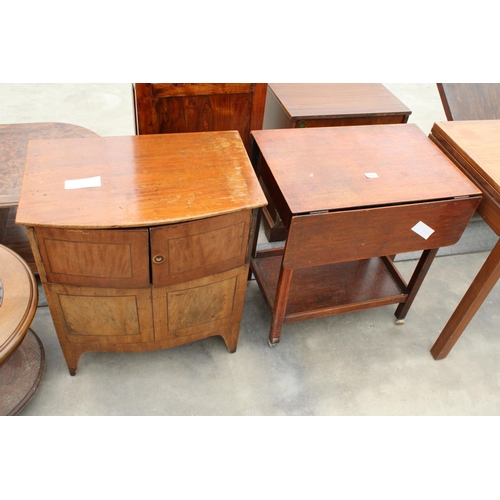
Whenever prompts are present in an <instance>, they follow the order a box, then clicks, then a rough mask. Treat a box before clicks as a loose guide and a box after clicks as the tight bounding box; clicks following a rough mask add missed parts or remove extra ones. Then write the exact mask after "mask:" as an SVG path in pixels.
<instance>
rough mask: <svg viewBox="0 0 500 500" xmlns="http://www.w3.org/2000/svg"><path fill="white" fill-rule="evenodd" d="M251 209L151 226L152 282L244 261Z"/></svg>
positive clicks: (206, 272)
mask: <svg viewBox="0 0 500 500" xmlns="http://www.w3.org/2000/svg"><path fill="white" fill-rule="evenodd" d="M250 224H251V211H250V210H246V211H242V212H236V213H233V214H227V215H221V216H218V217H211V218H209V219H202V220H198V221H193V222H186V223H182V224H173V225H170V226H162V227H158V228H152V229H151V230H150V231H151V260H152V264H151V266H152V273H153V285H154V286H166V285H173V284H176V283H182V282H186V281H191V280H195V279H198V278H202V277H204V276H210V275H212V274H217V273H221V272H224V271H227V270H229V269H233V268H235V267H239V266H242V265H243V264H245V262H246V258H247V250H248V235H249V232H250Z"/></svg>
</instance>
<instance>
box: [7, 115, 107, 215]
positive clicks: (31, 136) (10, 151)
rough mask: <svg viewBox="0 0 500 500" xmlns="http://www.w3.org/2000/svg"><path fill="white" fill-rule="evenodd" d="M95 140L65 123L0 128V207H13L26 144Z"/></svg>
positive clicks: (94, 135)
mask: <svg viewBox="0 0 500 500" xmlns="http://www.w3.org/2000/svg"><path fill="white" fill-rule="evenodd" d="M76 137H98V136H97V134H96V133H94V132H92V131H91V130H88V129H86V128H83V127H79V126H77V125H70V124H68V123H17V124H9V125H0V207H5V206H7V207H11V206H15V205H17V202H18V201H19V193H20V190H21V180H22V176H23V171H24V162H25V161H26V150H27V148H28V141H32V140H37V139H65V138H76Z"/></svg>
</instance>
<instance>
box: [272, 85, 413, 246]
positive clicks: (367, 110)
mask: <svg viewBox="0 0 500 500" xmlns="http://www.w3.org/2000/svg"><path fill="white" fill-rule="evenodd" d="M410 114H411V111H410V109H408V108H407V107H406V106H405V105H404V104H403V103H402V102H401V101H400V100H399V99H398V98H397V97H396V96H395V95H394V94H392V93H391V92H390V91H389V90H388V89H387V88H386V87H384V85H382V84H381V83H270V84H269V85H268V89H267V97H266V109H265V113H264V127H263V128H265V129H279V128H305V127H307V128H309V127H340V126H352V125H379V124H390V123H406V122H407V121H408V117H409V116H410ZM263 214H264V220H263V222H264V231H265V235H266V237H267V239H268V241H281V240H284V239H285V238H286V231H285V228H284V226H283V223H282V222H281V221H280V220H279V217H278V215H277V213H276V210H275V209H274V207H273V206H272V204H269V205H268V206H267V207H266V208H265V209H264V212H263Z"/></svg>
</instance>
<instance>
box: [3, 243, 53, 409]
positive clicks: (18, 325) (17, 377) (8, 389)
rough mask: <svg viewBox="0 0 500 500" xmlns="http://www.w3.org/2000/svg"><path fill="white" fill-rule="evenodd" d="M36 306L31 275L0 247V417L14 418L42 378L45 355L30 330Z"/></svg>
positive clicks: (36, 291) (10, 254) (25, 265)
mask: <svg viewBox="0 0 500 500" xmlns="http://www.w3.org/2000/svg"><path fill="white" fill-rule="evenodd" d="M37 304H38V287H37V283H36V280H35V277H34V275H33V273H32V272H31V270H30V268H29V267H28V265H27V264H26V262H24V260H23V259H21V257H19V255H17V254H16V253H15V252H13V251H12V250H10V249H9V248H7V247H5V246H3V245H0V318H1V322H0V415H16V414H17V413H19V412H20V411H21V410H22V409H23V408H24V406H25V405H26V404H27V403H28V402H29V400H30V399H31V398H32V397H33V395H34V394H35V392H36V390H37V389H38V386H39V384H40V381H41V379H42V375H43V370H44V366H45V352H44V349H43V346H42V343H41V342H40V339H39V338H38V337H37V335H36V334H35V332H33V330H31V329H30V325H31V322H32V321H33V317H34V316H35V312H36V308H37Z"/></svg>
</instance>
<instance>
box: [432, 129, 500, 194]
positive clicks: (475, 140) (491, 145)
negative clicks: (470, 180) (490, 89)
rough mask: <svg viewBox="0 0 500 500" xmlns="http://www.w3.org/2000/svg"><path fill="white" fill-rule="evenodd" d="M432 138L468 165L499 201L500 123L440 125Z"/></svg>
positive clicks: (465, 165) (465, 166) (463, 163)
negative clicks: (484, 181)
mask: <svg viewBox="0 0 500 500" xmlns="http://www.w3.org/2000/svg"><path fill="white" fill-rule="evenodd" d="M431 134H433V135H434V136H435V137H438V138H439V140H440V141H445V142H446V143H447V144H448V146H449V147H450V148H451V149H452V150H454V151H456V152H457V153H459V154H460V155H461V156H463V157H464V158H465V159H466V160H467V161H466V162H461V165H462V166H463V167H464V168H466V169H468V168H469V166H468V162H470V163H469V164H471V165H472V166H473V168H474V169H475V170H476V172H478V173H479V174H480V175H481V176H482V177H483V178H485V179H486V180H487V181H488V182H489V184H490V185H491V186H493V187H494V188H495V189H496V191H497V194H498V196H497V198H498V199H500V120H468V121H467V120H465V121H450V122H438V123H435V124H434V126H433V127H432V131H431Z"/></svg>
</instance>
